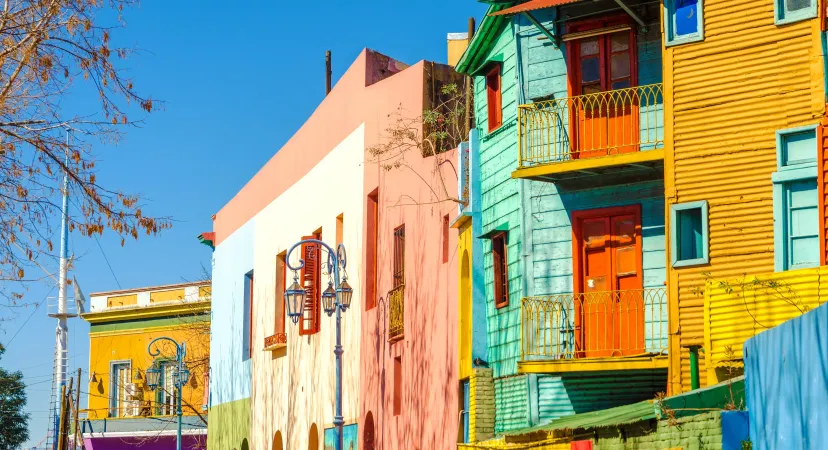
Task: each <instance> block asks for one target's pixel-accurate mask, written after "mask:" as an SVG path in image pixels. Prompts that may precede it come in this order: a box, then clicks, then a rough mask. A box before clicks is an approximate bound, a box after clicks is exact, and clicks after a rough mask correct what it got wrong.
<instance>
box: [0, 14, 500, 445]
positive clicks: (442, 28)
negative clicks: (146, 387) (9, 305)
mask: <svg viewBox="0 0 828 450" xmlns="http://www.w3.org/2000/svg"><path fill="white" fill-rule="evenodd" d="M240 4H241V3H239V5H240ZM244 4H245V5H246V6H244V7H238V6H236V5H237V4H232V3H227V2H217V1H200V2H195V1H178V2H151V1H145V2H143V3H142V4H141V5H140V6H139V7H138V8H135V9H132V10H128V11H126V14H125V16H126V20H127V27H126V28H125V29H123V30H119V31H117V32H116V33H115V35H114V39H116V42H120V43H123V44H127V45H135V46H138V47H140V48H142V49H144V51H142V52H141V53H140V54H139V55H136V56H133V57H132V58H131V59H130V60H129V61H128V62H127V63H126V66H127V67H129V68H130V70H131V75H132V76H133V78H134V79H135V83H136V87H137V88H138V89H139V90H140V91H141V92H142V93H148V94H151V95H152V97H153V98H156V99H161V100H164V101H165V102H166V106H165V109H164V110H163V111H160V112H156V113H153V114H152V115H150V116H149V117H147V118H146V119H145V121H144V124H143V125H142V127H141V128H135V129H130V130H129V131H128V135H127V136H126V139H124V140H123V141H122V142H120V143H119V144H118V145H117V146H112V145H102V144H96V145H95V152H96V154H97V155H98V158H99V164H98V168H99V175H98V179H99V180H100V182H101V183H102V184H104V185H106V186H108V187H114V188H120V189H123V190H125V191H127V192H139V193H142V194H143V195H144V197H145V198H146V199H147V206H146V207H145V208H144V211H145V213H148V214H155V215H160V216H172V217H173V218H174V219H175V220H176V223H175V225H174V227H173V228H172V230H169V231H166V232H164V233H163V234H162V235H161V236H159V237H155V238H142V239H141V240H140V241H138V242H135V241H130V240H127V244H126V246H125V247H123V248H122V247H121V246H120V240H119V239H117V238H116V237H115V236H113V235H112V234H111V233H106V234H105V235H104V236H103V237H101V238H100V239H99V240H100V246H101V248H99V247H98V244H97V243H96V242H95V240H93V239H88V238H84V237H80V236H78V235H72V236H71V237H70V240H71V245H70V250H71V251H72V252H73V253H74V254H75V255H76V257H77V261H76V264H75V270H74V273H72V274H70V276H71V275H74V276H76V277H77V279H78V282H79V284H80V286H81V288H82V289H83V291H84V292H85V293H86V294H87V295H88V294H89V293H90V292H94V291H103V290H110V289H117V288H118V287H119V286H120V287H123V288H129V287H140V286H147V285H157V284H166V283H176V282H181V281H184V280H194V279H198V278H199V276H200V275H201V272H202V266H204V267H209V265H210V250H209V248H207V247H206V246H203V245H200V244H199V243H198V240H197V239H196V236H197V235H198V234H199V233H200V232H202V231H209V230H210V229H211V226H212V223H211V219H210V216H211V215H212V214H214V213H216V212H217V211H218V210H219V209H220V208H221V207H222V206H223V205H224V204H225V203H226V202H227V201H228V200H229V199H230V198H232V196H233V195H234V194H235V193H236V192H237V191H238V190H239V189H240V188H241V187H242V186H243V185H244V183H245V182H246V181H247V180H248V179H249V178H250V177H251V176H252V175H253V174H255V173H256V171H257V170H258V169H259V168H260V167H261V166H262V165H263V164H264V163H265V162H266V161H267V160H268V159H269V158H270V157H271V156H272V155H273V154H274V153H275V152H276V151H277V150H278V149H279V147H280V146H281V145H282V144H283V143H284V142H286V141H287V140H288V139H289V138H290V136H291V135H292V134H293V133H294V132H295V131H296V129H298V128H299V127H300V126H301V124H302V123H303V122H304V121H305V119H306V118H307V117H308V116H309V115H310V114H311V113H312V112H313V110H314V109H315V108H316V106H317V105H318V104H319V102H320V101H321V100H322V98H323V96H324V87H325V71H324V58H325V50H331V51H332V53H333V76H334V80H337V79H338V78H339V77H340V76H341V75H342V73H343V72H344V71H345V69H347V67H348V66H349V65H350V63H351V62H352V61H353V60H354V58H356V56H357V55H358V54H359V52H360V51H361V50H362V49H363V48H365V47H368V48H372V49H374V50H377V51H380V52H382V53H385V54H387V55H389V56H392V57H394V58H396V59H399V60H401V61H404V62H407V63H414V62H417V61H419V60H422V59H426V60H432V61H438V62H445V61H446V33H449V32H463V31H466V27H467V19H468V17H470V16H474V17H475V18H476V19H477V20H478V23H479V20H480V18H481V17H482V15H483V13H484V12H485V5H482V4H480V3H478V2H475V1H473V0H448V1H446V0H418V1H408V2H398V1H388V0H362V1H333V0H321V1H316V2H311V3H305V2H272V1H271V2H244ZM66 105H67V109H71V108H75V107H77V108H85V107H87V105H89V100H88V99H87V98H84V96H83V95H82V94H81V93H76V95H75V96H73V98H71V99H70V100H69V101H68V102H67V103H66ZM104 255H105V256H106V259H108V260H109V263H110V264H111V267H112V271H110V269H109V267H108V265H107V263H106V261H105V258H104ZM54 266H55V265H54V264H51V263H50V264H48V266H47V268H48V269H49V270H55V271H56V270H57V269H56V267H54ZM113 272H114V275H113ZM116 278H117V281H116ZM51 288H52V286H51V285H45V284H44V285H35V286H31V288H30V289H29V291H28V292H27V299H26V300H27V301H30V302H40V301H42V300H43V299H44V298H45V297H46V296H47V294H48V295H56V293H55V291H52V292H51V294H49V292H50V289H51ZM27 319H29V320H28V322H27V323H26V324H25V326H23V324H24V322H25V321H26V320H27ZM69 327H70V339H69V354H70V356H71V360H70V364H69V367H70V369H71V370H70V372H74V371H75V370H76V369H77V368H78V367H82V368H84V369H86V366H87V365H88V359H89V354H88V336H87V333H88V331H89V327H88V325H87V324H86V323H85V322H83V321H82V320H80V319H75V320H73V321H70V325H69ZM54 328H55V323H54V321H53V320H52V319H49V318H48V317H47V316H46V311H45V307H44V306H41V307H40V308H39V309H38V310H36V311H34V310H33V309H32V308H30V309H28V310H23V311H22V312H21V313H20V316H19V317H18V318H17V319H16V320H15V321H13V322H10V323H5V324H4V328H3V330H2V332H0V342H3V343H7V347H8V349H7V352H6V354H5V356H4V357H3V359H2V360H0V365H2V366H4V367H7V368H11V369H20V370H22V371H23V373H24V376H25V379H26V382H27V384H28V385H29V388H28V395H29V406H28V410H29V412H31V415H32V420H31V422H30V432H31V439H30V442H29V443H27V446H32V445H34V444H36V443H37V442H39V441H40V440H41V439H42V438H43V436H44V435H45V433H46V418H47V415H48V411H47V410H48V407H49V394H50V381H51V370H52V353H53V351H54V335H55V334H54ZM15 333H17V335H16V337H14V339H13V340H11V339H12V337H13V336H14V335H15ZM82 381H83V383H82V385H81V386H82V388H84V389H85V384H86V381H87V380H86V379H85V378H84V379H83V380H82ZM85 404H86V402H85V400H82V402H81V406H85Z"/></svg>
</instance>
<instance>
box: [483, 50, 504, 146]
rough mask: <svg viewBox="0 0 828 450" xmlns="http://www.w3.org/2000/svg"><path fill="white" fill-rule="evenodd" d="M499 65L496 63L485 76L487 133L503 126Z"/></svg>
mask: <svg viewBox="0 0 828 450" xmlns="http://www.w3.org/2000/svg"><path fill="white" fill-rule="evenodd" d="M501 67H502V66H501V64H500V63H497V64H495V65H494V66H492V68H491V69H489V73H487V74H486V106H487V108H488V112H489V117H488V119H489V131H490V132H491V131H494V130H496V129H498V128H500V125H502V124H503V98H502V94H501V89H500V88H501V82H500V81H501V78H500V71H501Z"/></svg>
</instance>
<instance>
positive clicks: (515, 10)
mask: <svg viewBox="0 0 828 450" xmlns="http://www.w3.org/2000/svg"><path fill="white" fill-rule="evenodd" d="M580 1H583V0H529V1H528V2H526V3H521V4H519V5H515V6H512V7H511V8H506V9H504V10H502V11H498V12H496V13H492V14H490V15H491V16H505V15H511V14H520V13H522V12H527V11H534V10H536V9H543V8H550V7H552V6H560V5H566V4H569V3H577V2H580Z"/></svg>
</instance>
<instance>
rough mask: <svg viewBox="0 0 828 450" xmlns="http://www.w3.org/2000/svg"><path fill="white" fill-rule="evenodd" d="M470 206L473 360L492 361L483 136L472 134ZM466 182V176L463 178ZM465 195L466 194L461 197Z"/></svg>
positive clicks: (472, 131) (470, 149)
mask: <svg viewBox="0 0 828 450" xmlns="http://www.w3.org/2000/svg"><path fill="white" fill-rule="evenodd" d="M468 146H469V168H470V172H469V184H470V186H469V204H468V205H467V206H466V208H465V210H466V211H467V212H468V213H470V214H471V216H472V257H471V269H472V361H474V360H475V359H476V358H480V359H481V360H483V361H486V362H488V361H489V343H488V339H489V333H488V326H487V321H486V318H487V313H486V281H485V276H484V269H483V267H484V264H483V261H484V258H483V256H484V253H483V240H482V239H478V238H477V237H478V236H480V235H481V234H482V233H483V221H482V216H481V213H480V211H481V201H482V200H481V192H480V133H479V132H478V130H477V129H473V130H471V132H470V133H469V142H468ZM461 179H462V177H461ZM461 195H462V194H461Z"/></svg>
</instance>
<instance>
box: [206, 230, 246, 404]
mask: <svg viewBox="0 0 828 450" xmlns="http://www.w3.org/2000/svg"><path fill="white" fill-rule="evenodd" d="M254 220H255V219H251V220H250V221H249V222H247V223H246V224H245V225H244V226H243V227H241V228H239V229H238V230H236V231H235V232H234V233H233V234H232V235H230V237H228V238H227V239H226V240H224V241H223V242H221V243H220V244H219V245H218V247H216V250H215V252H214V253H213V302H212V320H211V322H210V403H211V406H217V405H220V404H222V403H227V402H232V401H235V400H240V399H244V398H249V397H250V383H251V363H250V358H249V356H248V351H246V349H245V341H246V339H245V334H244V332H245V330H246V329H249V328H247V327H249V324H247V321H248V317H247V314H244V309H245V297H246V295H245V285H246V282H245V278H246V277H245V274H247V273H248V272H250V271H251V270H252V269H253V229H254ZM254 282H255V281H254Z"/></svg>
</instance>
